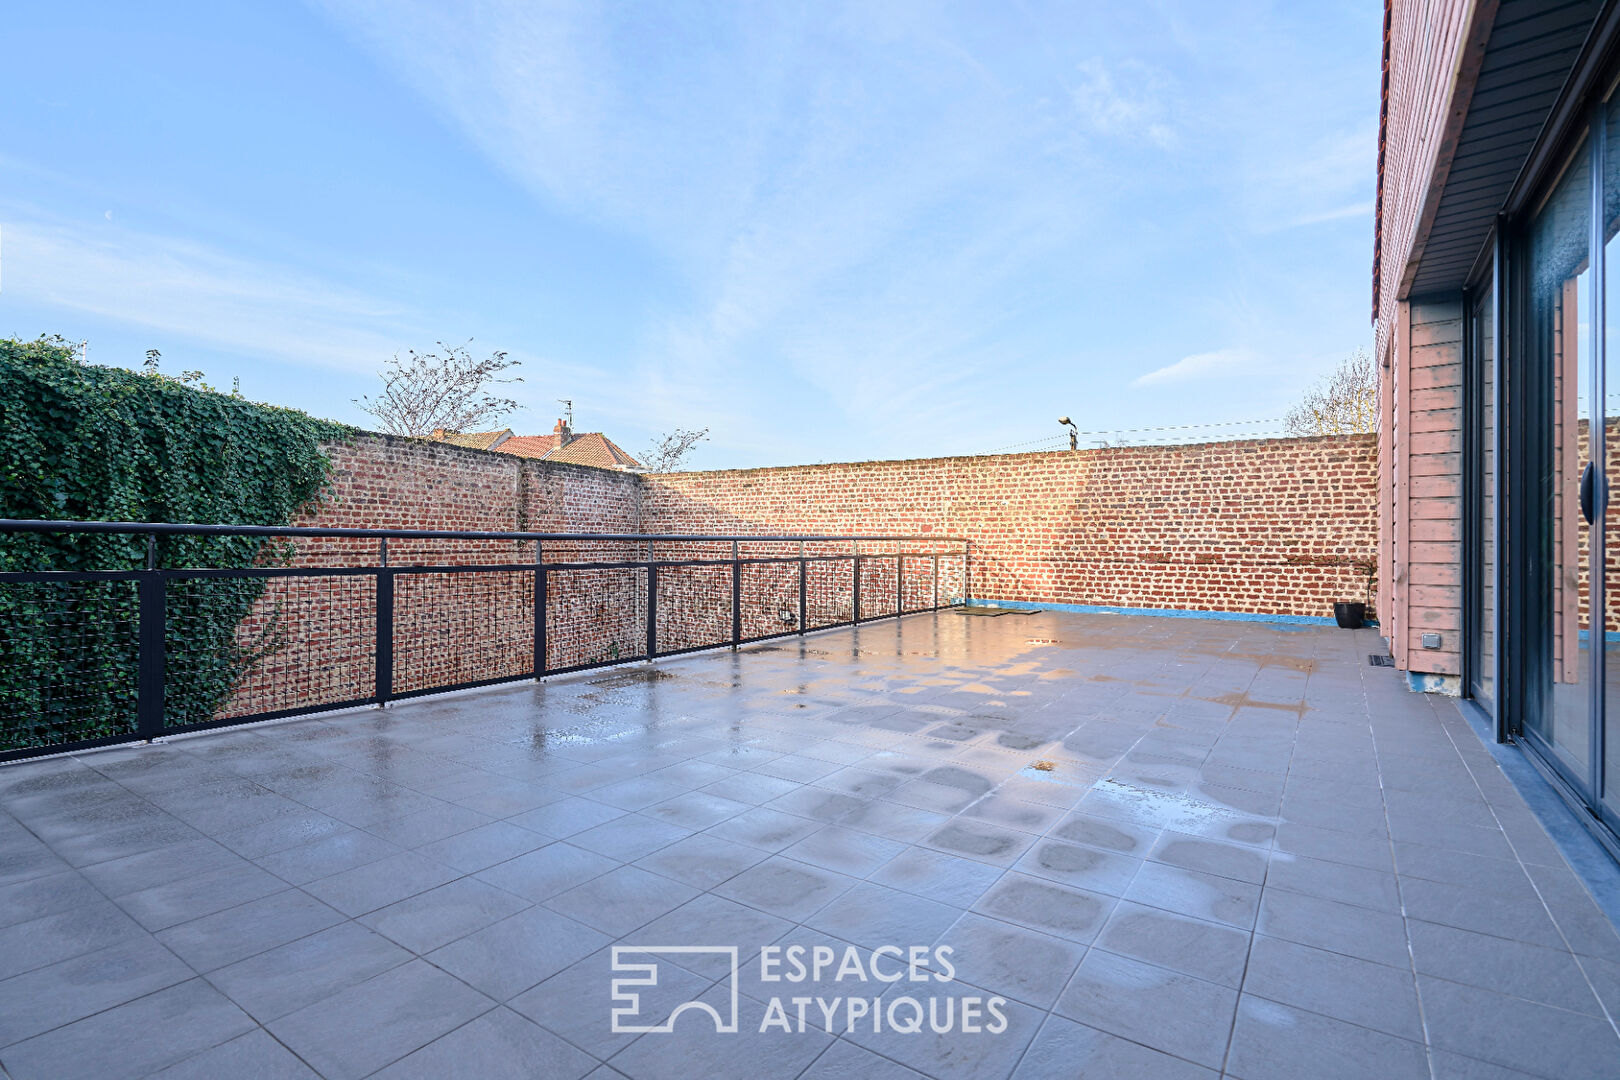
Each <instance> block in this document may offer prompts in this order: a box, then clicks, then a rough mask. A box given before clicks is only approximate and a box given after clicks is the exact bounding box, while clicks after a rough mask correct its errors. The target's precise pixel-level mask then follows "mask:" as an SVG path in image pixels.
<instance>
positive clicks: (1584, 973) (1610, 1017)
mask: <svg viewBox="0 0 1620 1080" xmlns="http://www.w3.org/2000/svg"><path fill="white" fill-rule="evenodd" d="M1441 731H1443V732H1444V733H1445V735H1446V738H1448V739H1450V740H1451V744H1452V746H1453V747H1455V748H1456V749H1457V753H1458V756H1459V757H1461V758H1462V761H1463V768H1465V769H1467V770H1468V775H1469V778H1470V779H1471V780H1473V782H1474V788H1475V790H1477V791H1478V792H1479V793H1480V797H1481V798H1482V799H1485V789H1484V787H1483V786H1482V785H1481V784H1480V782H1479V777H1478V775H1477V774H1476V773H1475V772H1474V767H1473V766H1472V765H1470V764H1469V762H1468V756H1467V755H1466V754H1464V753H1463V752H1462V748H1461V747H1458V746H1457V745H1456V744H1457V740H1456V737H1455V736H1454V735H1453V734H1452V732H1451V730H1450V729H1449V728H1447V727H1446V726H1445V725H1443V724H1442V725H1441ZM1491 761H1492V764H1493V766H1494V764H1495V758H1492V759H1491ZM1485 807H1486V809H1487V810H1488V811H1489V812H1490V815H1491V820H1492V821H1494V822H1496V827H1497V828H1498V829H1499V830H1500V831H1501V833H1502V837H1503V839H1504V840H1506V841H1507V844H1508V847H1510V848H1511V849H1512V850H1513V857H1514V859H1515V861H1516V862H1517V863H1518V866H1519V870H1520V872H1521V873H1523V874H1524V876H1525V879H1526V880H1528V881H1529V882H1530V887H1531V888H1532V889H1534V890H1535V893H1536V899H1537V900H1538V901H1540V903H1541V910H1542V911H1544V912H1545V913H1546V915H1547V919H1548V921H1549V922H1551V923H1552V925H1553V929H1554V930H1556V931H1557V932H1558V940H1560V941H1562V942H1563V943H1564V948H1565V949H1566V950H1568V952H1569V954H1570V956H1571V957H1573V958H1574V960H1575V966H1576V968H1578V969H1579V970H1580V973H1581V978H1582V979H1583V980H1585V982H1586V987H1587V989H1588V990H1590V991H1591V993H1592V997H1593V998H1594V999H1595V1000H1596V1001H1597V1004H1598V1008H1599V1009H1601V1010H1602V1011H1603V1019H1604V1020H1606V1021H1608V1024H1609V1027H1610V1029H1611V1030H1613V1031H1614V1033H1615V1035H1616V1037H1620V1022H1617V1021H1616V1019H1615V1016H1614V1014H1613V1013H1612V1012H1611V1011H1610V1009H1609V1005H1608V1002H1606V1001H1604V1000H1603V995H1602V994H1600V993H1599V992H1598V989H1597V985H1596V984H1595V983H1594V982H1593V981H1592V975H1591V972H1589V971H1588V970H1587V965H1586V964H1585V963H1583V962H1582V958H1581V954H1580V952H1579V951H1577V950H1576V948H1575V946H1574V945H1573V944H1572V943H1571V942H1570V940H1569V935H1568V933H1567V932H1566V931H1565V929H1564V926H1563V924H1562V923H1561V922H1560V921H1559V919H1558V916H1557V915H1556V914H1554V913H1553V909H1552V905H1550V904H1548V903H1547V897H1546V894H1545V893H1543V892H1542V888H1541V885H1540V884H1539V883H1538V882H1537V881H1536V878H1535V875H1534V874H1532V873H1530V868H1529V867H1528V866H1526V865H1525V862H1524V859H1523V858H1522V857H1521V856H1520V855H1519V845H1518V844H1517V843H1516V842H1515V841H1514V839H1513V837H1512V836H1510V835H1509V834H1508V831H1507V829H1506V828H1504V827H1503V825H1502V819H1501V816H1500V815H1499V814H1498V813H1497V810H1496V807H1495V806H1494V805H1492V803H1491V801H1490V800H1489V799H1485ZM1583 886H1584V883H1583Z"/></svg>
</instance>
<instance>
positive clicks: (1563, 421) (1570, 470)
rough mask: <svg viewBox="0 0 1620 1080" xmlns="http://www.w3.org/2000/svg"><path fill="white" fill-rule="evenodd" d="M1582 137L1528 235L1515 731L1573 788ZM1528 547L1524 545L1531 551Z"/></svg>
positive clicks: (1585, 410) (1585, 754) (1586, 354)
mask: <svg viewBox="0 0 1620 1080" xmlns="http://www.w3.org/2000/svg"><path fill="white" fill-rule="evenodd" d="M1592 149H1593V140H1592V139H1590V138H1586V139H1583V140H1582V141H1581V143H1580V144H1579V146H1577V147H1576V149H1575V150H1574V151H1573V152H1572V153H1571V154H1570V156H1569V158H1568V160H1567V162H1566V164H1565V166H1564V169H1563V172H1562V175H1561V176H1560V177H1559V178H1558V180H1557V182H1556V183H1555V184H1554V186H1553V187H1552V189H1551V191H1550V192H1549V193H1548V195H1547V197H1546V198H1545V199H1544V200H1543V202H1542V204H1541V206H1540V207H1539V208H1538V209H1537V210H1536V212H1535V214H1534V216H1533V218H1532V219H1531V221H1530V227H1529V233H1528V237H1527V239H1528V252H1527V255H1528V264H1529V265H1528V268H1527V269H1528V275H1529V276H1528V293H1529V295H1528V298H1527V299H1528V306H1529V311H1528V313H1527V314H1528V319H1527V324H1526V329H1527V331H1528V333H1527V337H1528V340H1527V342H1526V344H1527V345H1528V346H1529V352H1530V359H1531V370H1532V372H1533V373H1534V377H1535V378H1536V380H1537V382H1538V383H1539V387H1538V389H1539V391H1540V393H1539V395H1538V396H1539V397H1540V399H1541V401H1542V402H1543V405H1542V409H1541V410H1540V411H1541V417H1540V419H1541V424H1540V425H1539V426H1540V429H1541V430H1540V431H1539V432H1538V434H1539V435H1540V438H1539V440H1538V442H1539V446H1537V447H1536V449H1537V450H1539V451H1540V453H1539V455H1538V456H1539V461H1538V462H1537V465H1538V468H1537V470H1536V472H1537V475H1538V476H1539V478H1540V485H1539V486H1540V488H1541V491H1540V506H1539V510H1540V518H1541V521H1540V529H1539V531H1540V532H1541V537H1540V540H1541V544H1540V545H1539V548H1540V550H1539V551H1538V552H1536V554H1537V555H1538V556H1539V558H1540V560H1541V563H1542V571H1543V572H1542V574H1541V575H1539V577H1540V582H1541V588H1540V589H1539V590H1538V592H1539V594H1540V595H1539V596H1538V597H1537V598H1536V599H1537V600H1538V601H1539V605H1540V607H1541V610H1542V613H1543V620H1542V622H1543V626H1544V631H1545V639H1544V641H1543V643H1542V644H1543V648H1542V649H1540V650H1538V653H1539V663H1537V664H1536V665H1534V667H1533V668H1532V670H1531V671H1530V673H1529V674H1530V676H1531V680H1530V685H1529V686H1527V687H1526V690H1527V691H1528V692H1529V693H1530V694H1531V695H1533V700H1531V701H1529V702H1527V705H1528V708H1527V709H1526V711H1525V716H1524V721H1525V724H1524V726H1525V734H1526V736H1528V737H1529V738H1530V739H1531V740H1532V741H1533V742H1534V743H1535V744H1536V745H1537V748H1538V749H1540V750H1541V751H1542V752H1543V753H1544V754H1545V755H1546V756H1547V757H1548V758H1549V759H1550V760H1552V761H1554V762H1555V763H1556V764H1557V765H1558V766H1560V770H1561V771H1562V772H1564V773H1565V774H1566V775H1567V777H1568V778H1569V780H1570V781H1571V783H1572V784H1574V785H1575V786H1576V787H1577V788H1580V789H1583V794H1585V790H1584V789H1585V788H1586V787H1587V784H1588V782H1589V775H1588V774H1589V773H1590V761H1591V741H1592V740H1591V731H1592V715H1593V706H1594V702H1595V696H1594V694H1593V693H1592V686H1593V650H1592V649H1591V644H1590V638H1591V634H1590V612H1591V610H1592V609H1591V589H1592V581H1591V575H1590V574H1589V573H1587V572H1586V568H1587V565H1588V558H1589V553H1590V541H1591V530H1590V528H1589V526H1588V523H1587V517H1586V515H1585V514H1583V513H1582V508H1583V506H1585V505H1586V504H1587V503H1586V500H1587V499H1589V497H1590V495H1591V492H1592V490H1593V484H1594V476H1593V466H1592V457H1591V445H1592V438H1591V434H1592V432H1591V415H1592V412H1591V406H1592V393H1591V387H1592V383H1593V373H1594V366H1593V353H1594V349H1593V322H1592V317H1593V315H1594V313H1595V306H1594V299H1595V297H1594V294H1593V279H1594V274H1593V266H1592V258H1591V252H1592V248H1591V238H1592V179H1593V169H1592ZM1532 550H1533V549H1532Z"/></svg>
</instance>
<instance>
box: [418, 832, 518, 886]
mask: <svg viewBox="0 0 1620 1080" xmlns="http://www.w3.org/2000/svg"><path fill="white" fill-rule="evenodd" d="M548 843H550V841H549V840H547V839H546V837H544V836H541V835H540V834H538V833H536V832H533V831H532V830H529V829H523V828H519V827H518V826H516V825H513V824H511V823H510V822H505V821H494V822H490V823H489V824H486V825H477V826H474V827H473V828H470V829H467V830H465V831H462V832H458V833H455V834H454V835H451V836H447V837H445V838H443V839H440V840H433V841H430V842H428V843H425V844H422V845H421V846H419V847H417V849H416V850H417V852H418V853H420V854H422V855H426V856H427V857H428V858H430V859H435V860H437V861H438V862H442V863H444V864H445V865H446V866H449V867H451V868H452V869H455V870H459V871H461V872H462V873H463V874H476V873H477V872H478V871H480V870H487V869H489V868H490V867H491V866H494V865H495V864H496V863H503V862H505V861H506V860H508V859H515V858H517V857H518V856H519V855H525V854H527V853H528V852H531V851H533V850H535V849H536V848H539V847H544V846H545V845H546V844H548Z"/></svg>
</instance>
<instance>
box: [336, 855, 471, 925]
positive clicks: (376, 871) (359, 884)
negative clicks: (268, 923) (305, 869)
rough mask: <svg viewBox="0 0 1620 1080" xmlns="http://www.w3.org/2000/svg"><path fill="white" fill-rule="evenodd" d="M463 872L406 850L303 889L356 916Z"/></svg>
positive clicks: (345, 912) (425, 889)
mask: <svg viewBox="0 0 1620 1080" xmlns="http://www.w3.org/2000/svg"><path fill="white" fill-rule="evenodd" d="M460 876H461V875H460V874H459V873H458V872H457V871H455V870H452V869H451V868H450V867H448V866H445V865H444V864H443V863H440V862H435V861H434V860H432V859H429V858H428V857H427V856H425V855H419V854H417V853H416V852H414V851H405V852H401V853H400V854H398V855H390V856H389V857H388V858H386V859H381V860H379V861H377V862H374V863H367V864H366V865H365V866H360V867H356V868H355V869H353V870H345V871H343V873H341V874H333V875H332V876H331V877H325V878H321V879H320V880H319V881H312V882H310V883H309V884H308V885H305V886H304V891H305V892H307V893H309V894H310V895H311V896H314V897H316V898H318V899H320V900H323V901H325V902H326V903H328V904H330V905H332V906H333V907H335V908H337V909H338V910H339V911H341V912H343V913H344V914H345V915H348V916H350V917H353V916H356V915H363V914H365V913H366V912H368V911H375V910H377V909H378V908H381V907H387V906H388V905H389V904H392V903H395V902H397V901H399V900H403V899H405V898H406V897H408V896H415V895H416V894H417V893H421V892H427V891H428V890H429V889H432V888H436V887H437V886H440V885H443V884H444V883H445V882H448V881H454V880H455V879H456V878H457V877H460Z"/></svg>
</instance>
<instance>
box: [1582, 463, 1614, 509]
mask: <svg viewBox="0 0 1620 1080" xmlns="http://www.w3.org/2000/svg"><path fill="white" fill-rule="evenodd" d="M1600 487H1601V489H1602V490H1601V491H1600V490H1599V488H1600ZM1595 502H1601V503H1602V506H1601V507H1596V508H1594V506H1593V503H1595ZM1608 508H1609V485H1608V482H1607V481H1605V480H1601V479H1599V477H1598V474H1597V466H1596V463H1594V462H1591V461H1588V462H1587V463H1586V468H1584V469H1582V470H1581V517H1583V518H1585V519H1586V523H1587V524H1588V525H1590V524H1592V521H1593V519H1594V518H1596V517H1597V515H1598V514H1601V513H1603V512H1604V511H1605V510H1607V509H1608Z"/></svg>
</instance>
